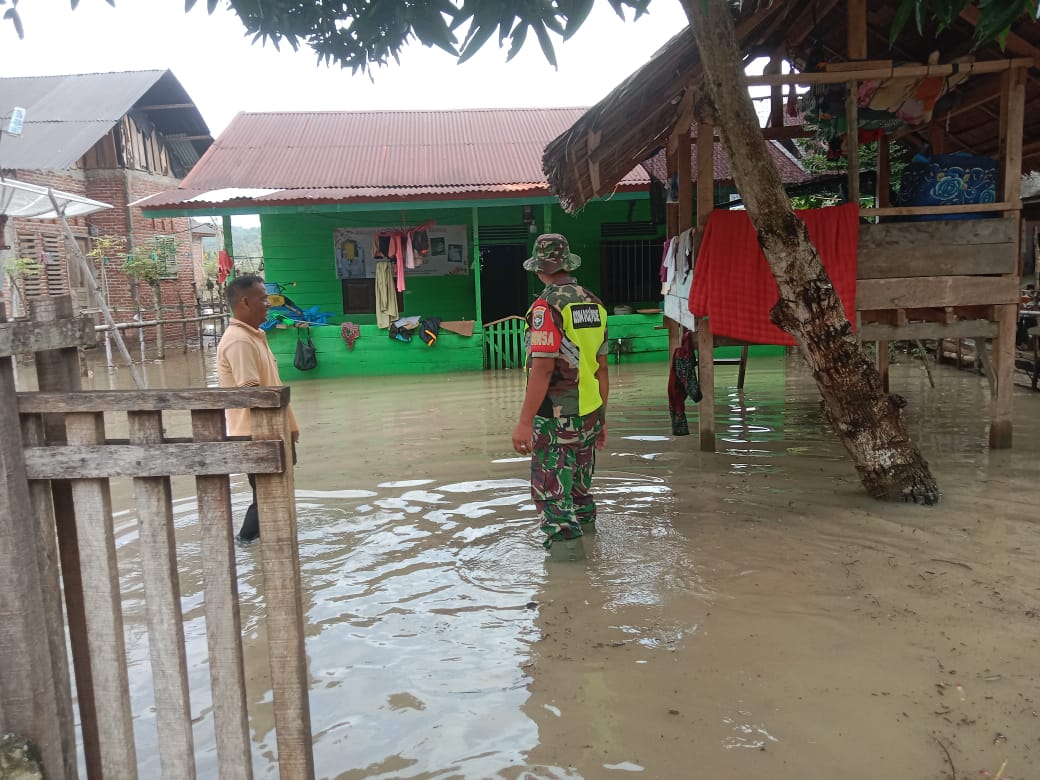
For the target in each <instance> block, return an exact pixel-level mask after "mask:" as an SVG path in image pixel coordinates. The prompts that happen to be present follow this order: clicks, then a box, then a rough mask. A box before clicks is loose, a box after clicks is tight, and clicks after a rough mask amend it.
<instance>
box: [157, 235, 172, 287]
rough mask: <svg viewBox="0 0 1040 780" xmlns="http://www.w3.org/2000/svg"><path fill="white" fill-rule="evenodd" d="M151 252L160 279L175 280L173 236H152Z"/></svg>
mask: <svg viewBox="0 0 1040 780" xmlns="http://www.w3.org/2000/svg"><path fill="white" fill-rule="evenodd" d="M152 251H153V253H154V257H155V261H156V263H157V265H158V266H159V278H160V279H176V278H177V239H176V238H175V237H174V236H154V237H153V238H152Z"/></svg>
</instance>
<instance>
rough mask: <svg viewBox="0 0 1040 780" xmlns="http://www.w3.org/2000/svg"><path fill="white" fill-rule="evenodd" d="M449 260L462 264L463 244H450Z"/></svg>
mask: <svg viewBox="0 0 1040 780" xmlns="http://www.w3.org/2000/svg"><path fill="white" fill-rule="evenodd" d="M448 262H449V263H454V264H455V265H462V244H448Z"/></svg>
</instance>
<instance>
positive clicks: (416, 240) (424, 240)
mask: <svg viewBox="0 0 1040 780" xmlns="http://www.w3.org/2000/svg"><path fill="white" fill-rule="evenodd" d="M412 251H413V252H415V255H416V257H417V259H418V258H425V257H426V255H428V254H430V235H429V233H427V232H426V228H416V229H415V230H413V231H412ZM420 262H421V261H420Z"/></svg>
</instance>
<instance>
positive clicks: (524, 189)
mask: <svg viewBox="0 0 1040 780" xmlns="http://www.w3.org/2000/svg"><path fill="white" fill-rule="evenodd" d="M648 183H649V177H647V179H646V181H642V182H638V181H637V182H632V181H630V182H626V183H623V184H621V185H619V186H618V187H617V188H616V189H615V190H614V191H615V192H642V191H643V190H644V189H645V187H646V185H647V184H648ZM365 189H375V188H365ZM337 191H339V190H337ZM340 192H341V191H340ZM206 194H207V193H206V191H202V192H200V191H198V190H174V191H171V192H161V193H158V194H156V195H151V196H149V197H147V198H142V199H141V200H140V201H137V202H136V203H134V204H132V205H135V206H138V207H140V208H141V210H142V211H143V212H145V213H146V214H147V213H148V212H149V211H170V210H178V211H184V212H185V213H187V212H207V211H213V210H215V209H232V208H233V209H238V210H241V209H243V208H248V207H256V208H261V207H270V206H323V205H351V204H357V205H361V204H372V203H386V204H388V205H389V204H393V203H412V202H420V201H421V202H425V201H430V200H435V201H456V200H489V201H493V200H496V199H499V198H502V197H509V198H516V197H531V198H548V197H555V196H554V195H553V193H552V192H551V191H550V190H549V188H548V187H547V186H546V185H545V184H544V183H539V184H531V185H502V186H501V188H499V189H481V190H476V189H472V188H466V189H458V190H447V191H446V190H439V191H435V192H434V191H429V190H426V189H423V188H415V187H399V188H389V187H388V188H384V189H383V192H381V193H379V194H366V195H355V196H353V197H344V196H343V195H342V194H340V195H335V196H334V195H331V193H322V192H321V191H320V190H278V191H277V192H275V193H272V194H270V195H265V196H262V197H258V198H232V199H227V200H220V201H208V200H205V198H204V196H205V195H206ZM606 198H607V199H609V196H606Z"/></svg>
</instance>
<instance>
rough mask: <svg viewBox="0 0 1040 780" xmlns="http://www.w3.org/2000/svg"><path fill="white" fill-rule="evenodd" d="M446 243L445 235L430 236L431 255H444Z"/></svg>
mask: <svg viewBox="0 0 1040 780" xmlns="http://www.w3.org/2000/svg"><path fill="white" fill-rule="evenodd" d="M446 243H447V242H446V241H445V240H444V236H430V255H431V256H432V257H444V252H445V245H446Z"/></svg>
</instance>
